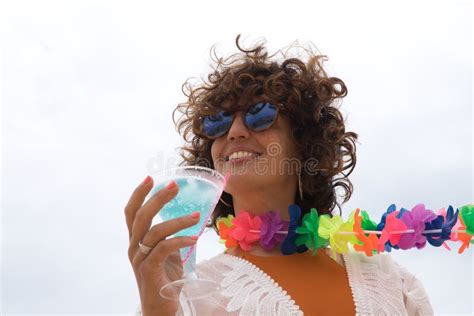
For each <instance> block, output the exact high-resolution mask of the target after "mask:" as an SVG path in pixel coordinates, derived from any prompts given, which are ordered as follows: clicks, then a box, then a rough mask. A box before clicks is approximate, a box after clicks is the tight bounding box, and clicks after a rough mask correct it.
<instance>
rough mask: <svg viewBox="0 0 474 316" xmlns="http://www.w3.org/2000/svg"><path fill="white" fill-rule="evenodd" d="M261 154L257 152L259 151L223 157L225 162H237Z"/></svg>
mask: <svg viewBox="0 0 474 316" xmlns="http://www.w3.org/2000/svg"><path fill="white" fill-rule="evenodd" d="M261 155H262V154H259V153H254V154H252V155H246V156H240V157H233V158H230V157H231V156H232V155H231V156H228V157H225V158H224V161H226V162H239V161H244V160H250V159H254V158H258V157H260V156H261Z"/></svg>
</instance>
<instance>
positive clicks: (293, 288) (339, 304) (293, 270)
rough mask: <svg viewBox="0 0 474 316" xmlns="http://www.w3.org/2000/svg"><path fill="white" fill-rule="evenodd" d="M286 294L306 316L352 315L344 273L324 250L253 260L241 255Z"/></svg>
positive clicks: (340, 266) (349, 294) (352, 310)
mask: <svg viewBox="0 0 474 316" xmlns="http://www.w3.org/2000/svg"><path fill="white" fill-rule="evenodd" d="M241 257H242V258H244V259H246V260H247V261H249V262H251V263H253V264H254V265H256V266H257V267H259V268H260V269H261V270H262V271H264V272H265V273H266V274H268V275H269V276H270V277H272V278H273V280H275V281H276V282H277V283H278V284H279V285H280V286H281V287H282V288H283V290H285V291H286V292H287V293H288V294H289V295H290V296H291V298H292V299H293V300H294V301H295V303H296V304H297V305H298V306H299V307H300V309H301V310H302V311H303V312H304V314H305V315H355V305H354V301H353V298H352V291H351V289H350V287H349V281H348V276H347V273H346V269H345V268H344V267H343V266H342V265H340V264H339V263H337V262H336V261H334V260H333V259H332V258H331V257H330V256H329V255H328V254H327V253H326V251H325V250H323V249H318V253H317V254H316V255H315V256H312V255H311V252H310V251H308V252H306V253H295V254H292V255H289V256H270V257H261V256H255V255H252V254H250V253H248V252H243V253H242V255H241Z"/></svg>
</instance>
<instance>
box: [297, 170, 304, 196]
mask: <svg viewBox="0 0 474 316" xmlns="http://www.w3.org/2000/svg"><path fill="white" fill-rule="evenodd" d="M298 189H299V191H300V198H301V200H303V185H302V184H301V170H300V172H298Z"/></svg>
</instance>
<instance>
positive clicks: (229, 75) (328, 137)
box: [125, 35, 433, 315]
mask: <svg viewBox="0 0 474 316" xmlns="http://www.w3.org/2000/svg"><path fill="white" fill-rule="evenodd" d="M239 36H240V35H239ZM239 36H237V38H236V46H237V48H238V49H239V50H240V52H239V53H237V54H234V55H232V56H230V57H228V58H227V59H225V60H223V59H218V60H215V62H216V66H215V68H214V72H213V73H211V74H210V75H209V76H208V82H205V83H204V84H202V85H201V86H198V87H195V88H193V87H192V86H191V85H190V84H187V85H186V87H187V92H185V94H186V96H187V97H188V100H187V102H185V103H183V104H180V105H179V106H178V107H177V109H176V110H179V111H180V112H181V113H183V114H185V115H184V118H183V119H182V120H180V121H179V122H178V123H176V121H175V123H176V124H177V127H178V129H179V131H180V132H181V133H183V137H184V140H185V141H186V143H187V145H186V146H185V147H183V153H182V156H183V163H182V165H199V166H206V167H210V168H213V169H216V170H218V171H219V172H221V173H223V174H229V173H230V174H231V176H230V178H229V180H228V183H227V186H226V189H225V192H224V193H223V194H222V197H221V199H220V202H219V203H218V205H217V206H216V209H215V211H214V213H213V216H212V226H213V227H214V229H215V230H216V231H219V228H218V224H217V222H218V220H219V219H221V218H224V217H226V216H228V215H233V216H239V214H244V213H243V212H247V213H249V214H250V215H251V216H254V217H256V216H257V215H260V216H262V215H263V214H268V213H267V212H268V211H273V213H272V214H273V215H275V216H279V217H280V219H281V220H282V221H290V217H291V216H297V220H298V222H299V223H300V222H301V219H302V217H303V215H305V214H306V213H307V212H309V210H310V209H311V208H316V210H317V211H318V214H319V215H322V214H332V212H333V210H334V208H335V206H337V207H338V208H339V210H340V204H339V203H338V201H337V198H336V189H337V188H339V189H341V190H342V191H343V193H344V195H343V196H344V200H343V203H344V202H346V201H347V200H349V198H350V196H351V193H352V184H351V182H350V181H349V179H348V178H347V177H348V175H349V174H350V173H351V172H352V171H353V169H354V167H355V164H356V146H355V140H356V139H357V134H355V133H353V132H346V131H345V126H344V119H343V117H342V115H341V113H340V111H339V110H338V109H337V108H336V106H335V104H334V103H335V102H334V101H335V100H337V99H340V98H343V97H344V96H345V95H346V94H347V88H346V86H345V84H344V82H343V81H342V80H340V79H338V78H335V77H329V76H328V75H327V74H326V72H325V71H324V70H323V67H322V64H321V62H320V59H321V58H322V57H323V56H321V55H316V54H314V53H313V52H312V51H310V50H307V53H308V54H309V59H308V61H307V62H306V63H305V62H303V61H302V60H301V59H299V58H286V56H284V57H285V58H286V59H284V60H283V61H282V62H277V61H274V60H273V59H272V58H273V57H274V55H272V56H269V55H268V54H267V52H266V50H265V47H264V46H263V45H262V44H260V45H256V46H255V47H254V48H253V49H250V50H246V49H243V48H241V46H240V45H239ZM176 110H175V111H176ZM346 170H347V173H344V171H346ZM340 174H342V177H337V175H340ZM152 187H153V183H152V180H151V178H150V177H147V178H146V179H145V181H144V182H143V183H142V184H140V185H139V186H138V187H137V188H136V189H135V191H134V192H133V194H132V196H131V198H130V200H129V202H128V204H127V206H126V208H125V214H126V220H127V226H128V229H129V237H130V247H129V252H128V255H129V259H130V261H131V263H132V266H133V269H134V272H135V276H136V279H137V284H138V289H139V293H140V298H141V311H142V312H143V314H144V315H175V314H176V313H178V314H190V313H195V314H198V315H222V314H229V315H256V314H260V315H273V314H278V315H302V314H303V313H305V314H307V315H354V314H360V315H431V314H433V311H432V308H431V305H430V302H429V299H428V297H427V295H426V292H425V290H424V288H423V286H422V284H421V283H420V282H419V281H418V280H417V279H416V278H415V277H414V276H413V275H411V274H410V273H409V272H408V271H406V270H405V269H404V268H402V267H400V266H399V265H398V264H397V263H396V262H394V261H393V260H392V259H391V257H390V256H389V255H387V254H380V255H376V256H373V257H367V256H365V255H363V254H361V253H349V254H344V255H337V256H336V257H334V258H332V257H331V256H329V254H328V251H329V248H328V247H322V248H320V249H318V251H317V254H316V255H314V256H313V255H312V253H311V252H310V251H307V250H308V249H307V248H306V247H305V246H304V245H300V246H298V247H295V248H291V247H287V246H288V244H287V245H284V243H283V244H282V243H281V242H282V240H278V242H279V243H278V242H277V243H278V244H275V243H274V244H273V246H272V247H270V246H269V247H263V246H262V245H260V244H258V243H253V244H250V243H248V242H247V243H246V242H245V240H243V239H242V240H240V241H238V240H233V241H234V243H236V244H237V246H236V247H230V248H228V249H227V250H226V252H225V253H224V254H220V255H218V256H216V257H214V258H212V259H211V260H208V261H205V262H202V263H201V264H199V265H198V268H197V270H198V272H199V273H200V274H201V276H202V277H205V278H208V279H213V280H215V281H217V282H219V283H220V284H221V286H222V291H221V292H220V293H216V294H215V295H213V296H212V297H208V298H206V299H203V300H201V301H194V302H193V303H192V304H191V305H188V304H186V303H183V302H181V303H179V302H176V301H169V300H164V299H162V298H160V296H159V295H158V292H159V289H160V288H161V286H163V285H164V284H166V283H168V282H170V281H172V280H174V279H176V278H178V277H179V275H180V274H181V273H182V271H181V270H180V269H179V268H178V269H174V271H170V268H169V267H172V266H174V267H176V266H178V267H179V265H176V262H178V261H177V258H178V250H179V248H182V247H187V246H190V245H192V244H194V243H195V242H196V240H195V238H192V237H175V238H169V239H166V238H167V237H168V236H170V235H173V234H174V233H176V232H177V231H179V230H181V229H184V228H186V227H189V226H192V225H194V224H196V223H197V222H198V217H196V216H198V215H194V217H193V216H188V217H185V218H177V219H173V220H170V221H166V222H163V223H160V224H158V225H155V226H153V227H151V228H150V225H151V220H152V218H153V216H154V215H156V214H157V213H158V212H159V210H160V209H161V208H162V207H163V205H164V204H165V203H167V202H168V201H170V200H171V199H172V198H173V197H174V196H175V195H176V194H177V192H178V190H179V188H178V187H177V186H176V183H170V184H169V185H168V187H167V188H166V189H163V190H161V191H160V192H158V193H157V194H156V195H155V196H154V197H152V198H151V199H150V200H149V201H147V203H145V204H144V205H142V204H143V201H144V199H145V196H146V195H147V194H148V192H149V191H150V190H151V189H152ZM300 212H301V214H300ZM276 214H277V215H276ZM295 214H296V215H295ZM221 236H222V235H221ZM140 242H141V244H139V243H140ZM143 245H145V246H143ZM234 245H235V244H234ZM243 249H245V250H243ZM282 252H283V253H284V254H286V255H282ZM170 263H175V264H174V265H173V264H170Z"/></svg>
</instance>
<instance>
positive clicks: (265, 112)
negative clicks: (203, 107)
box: [201, 102, 284, 139]
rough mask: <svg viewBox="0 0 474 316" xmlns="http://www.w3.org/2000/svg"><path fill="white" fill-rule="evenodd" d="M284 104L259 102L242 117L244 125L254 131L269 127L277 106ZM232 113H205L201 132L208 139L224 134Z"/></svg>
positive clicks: (273, 121) (228, 126) (275, 117)
mask: <svg viewBox="0 0 474 316" xmlns="http://www.w3.org/2000/svg"><path fill="white" fill-rule="evenodd" d="M280 107H281V108H283V109H284V105H282V104H278V105H274V104H272V103H268V102H260V103H257V104H255V105H254V106H252V107H250V108H249V109H248V110H247V111H246V112H245V115H244V117H243V122H244V124H245V126H246V127H247V128H248V129H249V130H251V131H254V132H261V131H264V130H266V129H268V128H270V127H271V126H272V125H273V124H274V123H275V122H276V120H277V117H278V110H279V108H280ZM234 117H235V114H234V113H230V112H226V111H219V112H218V113H217V114H210V115H206V116H204V117H203V118H202V125H201V126H202V127H201V133H202V134H203V135H204V136H205V137H208V138H210V139H215V138H219V137H221V136H223V135H225V134H226V133H227V132H228V131H229V129H230V127H231V126H232V123H233V122H234Z"/></svg>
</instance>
